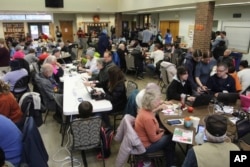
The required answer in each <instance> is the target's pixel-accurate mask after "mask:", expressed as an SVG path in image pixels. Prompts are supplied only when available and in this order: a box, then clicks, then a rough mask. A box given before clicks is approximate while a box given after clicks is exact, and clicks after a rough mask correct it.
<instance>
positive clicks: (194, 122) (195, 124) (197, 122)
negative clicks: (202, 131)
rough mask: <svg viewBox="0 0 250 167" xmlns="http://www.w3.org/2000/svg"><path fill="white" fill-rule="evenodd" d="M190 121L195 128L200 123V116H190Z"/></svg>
mask: <svg viewBox="0 0 250 167" xmlns="http://www.w3.org/2000/svg"><path fill="white" fill-rule="evenodd" d="M190 118H191V120H192V122H193V127H194V128H195V130H197V128H198V125H199V123H200V118H199V117H190Z"/></svg>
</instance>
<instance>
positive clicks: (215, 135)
mask: <svg viewBox="0 0 250 167" xmlns="http://www.w3.org/2000/svg"><path fill="white" fill-rule="evenodd" d="M205 123H206V126H205V127H206V129H205V135H206V137H207V142H206V143H204V144H202V145H196V146H194V147H192V148H190V149H189V151H188V153H187V155H186V158H185V160H184V162H183V164H182V166H185V167H197V166H213V167H221V166H230V165H229V164H230V163H229V162H230V156H229V155H230V151H239V150H240V149H239V148H238V147H237V146H236V145H235V144H233V143H231V142H224V140H225V138H226V132H227V118H226V117H224V116H222V115H210V116H208V117H207V118H206V119H205ZM222 164H223V165H222Z"/></svg>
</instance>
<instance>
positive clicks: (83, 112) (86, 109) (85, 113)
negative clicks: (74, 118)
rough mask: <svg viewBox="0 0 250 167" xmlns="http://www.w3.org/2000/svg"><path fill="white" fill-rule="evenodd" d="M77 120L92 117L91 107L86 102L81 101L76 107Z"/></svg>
mask: <svg viewBox="0 0 250 167" xmlns="http://www.w3.org/2000/svg"><path fill="white" fill-rule="evenodd" d="M78 112H79V115H78V117H79V118H89V117H91V116H92V112H93V106H92V104H91V103H90V102H88V101H83V102H81V103H80V104H79V106H78Z"/></svg>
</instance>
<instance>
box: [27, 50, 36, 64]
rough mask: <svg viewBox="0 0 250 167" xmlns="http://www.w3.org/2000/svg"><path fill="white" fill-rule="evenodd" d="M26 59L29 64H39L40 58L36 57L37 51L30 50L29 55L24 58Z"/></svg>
mask: <svg viewBox="0 0 250 167" xmlns="http://www.w3.org/2000/svg"><path fill="white" fill-rule="evenodd" d="M24 59H25V60H26V61H27V62H28V63H29V64H32V63H35V62H38V60H39V59H38V58H37V57H36V52H35V49H32V48H30V49H29V53H28V54H27V55H25V56H24Z"/></svg>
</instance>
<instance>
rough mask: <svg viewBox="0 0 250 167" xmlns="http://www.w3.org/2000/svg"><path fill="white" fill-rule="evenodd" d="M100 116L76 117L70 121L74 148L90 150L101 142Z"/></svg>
mask: <svg viewBox="0 0 250 167" xmlns="http://www.w3.org/2000/svg"><path fill="white" fill-rule="evenodd" d="M101 122H102V120H101V118H100V117H90V118H85V119H81V118H80V119H75V120H73V121H72V122H71V123H70V129H71V133H72V136H73V144H72V148H73V149H74V150H88V149H92V148H95V147H97V146H99V145H100V144H101V137H100V128H101Z"/></svg>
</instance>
